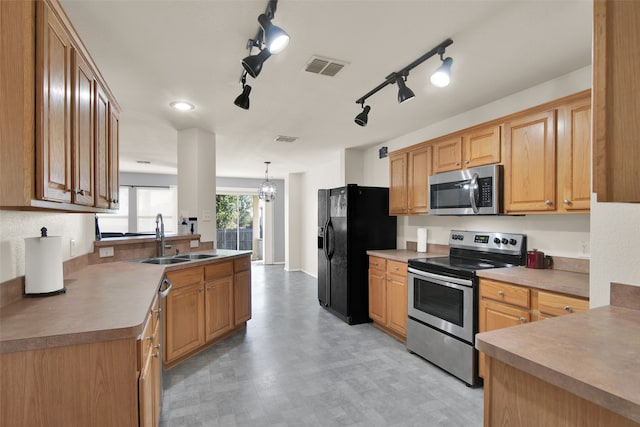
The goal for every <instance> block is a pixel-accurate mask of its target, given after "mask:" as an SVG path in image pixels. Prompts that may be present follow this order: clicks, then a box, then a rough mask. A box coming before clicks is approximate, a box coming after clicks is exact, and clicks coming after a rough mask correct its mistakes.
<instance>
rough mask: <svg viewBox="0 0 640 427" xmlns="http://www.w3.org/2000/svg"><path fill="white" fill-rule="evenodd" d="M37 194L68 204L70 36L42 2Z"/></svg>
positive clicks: (38, 55) (38, 46)
mask: <svg viewBox="0 0 640 427" xmlns="http://www.w3.org/2000/svg"><path fill="white" fill-rule="evenodd" d="M36 15H37V30H36V33H37V39H36V58H37V60H36V69H37V77H36V81H39V82H41V84H39V85H36V99H37V103H36V105H37V108H36V117H37V119H36V141H37V143H36V164H37V168H36V172H37V173H36V194H37V197H38V198H39V199H41V200H51V201H55V202H66V203H70V202H71V190H72V182H71V174H72V170H73V168H72V159H71V55H72V45H71V37H70V36H69V34H68V33H67V31H66V29H65V27H64V26H63V24H62V22H61V21H60V20H59V19H58V17H57V16H56V14H55V13H54V12H53V11H52V10H51V8H50V7H49V5H48V4H46V3H44V2H38V3H37V13H36Z"/></svg>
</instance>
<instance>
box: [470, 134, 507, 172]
mask: <svg viewBox="0 0 640 427" xmlns="http://www.w3.org/2000/svg"><path fill="white" fill-rule="evenodd" d="M463 146H464V161H463V166H464V167H466V168H470V167H475V166H483V165H490V164H494V163H500V126H499V125H495V126H488V127H485V128H480V129H475V130H473V131H471V132H469V133H467V134H465V135H464V136H463Z"/></svg>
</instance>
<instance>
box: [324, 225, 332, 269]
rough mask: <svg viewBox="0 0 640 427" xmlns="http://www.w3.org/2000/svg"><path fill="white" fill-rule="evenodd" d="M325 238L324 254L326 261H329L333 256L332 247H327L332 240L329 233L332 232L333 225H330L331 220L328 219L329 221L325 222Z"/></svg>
mask: <svg viewBox="0 0 640 427" xmlns="http://www.w3.org/2000/svg"><path fill="white" fill-rule="evenodd" d="M325 230H326V231H325V236H326V238H325V239H324V241H325V250H324V253H325V255H326V256H327V259H329V260H330V259H331V257H332V256H333V251H334V248H333V246H334V245H331V247H329V244H330V243H331V239H332V238H333V237H332V236H330V234H331V233H329V231H330V230H333V225H332V224H331V218H329V220H328V221H327V227H326V228H325Z"/></svg>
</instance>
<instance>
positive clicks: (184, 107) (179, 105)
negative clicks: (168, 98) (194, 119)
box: [169, 101, 196, 111]
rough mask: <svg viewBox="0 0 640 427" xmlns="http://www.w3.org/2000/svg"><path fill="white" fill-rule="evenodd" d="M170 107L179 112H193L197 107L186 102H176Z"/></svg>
mask: <svg viewBox="0 0 640 427" xmlns="http://www.w3.org/2000/svg"><path fill="white" fill-rule="evenodd" d="M169 105H170V106H171V108H173V109H175V110H179V111H191V110H195V108H196V107H195V105H193V104H191V103H189V102H186V101H174V102H172V103H170V104H169Z"/></svg>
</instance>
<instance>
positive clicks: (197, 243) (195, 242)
mask: <svg viewBox="0 0 640 427" xmlns="http://www.w3.org/2000/svg"><path fill="white" fill-rule="evenodd" d="M198 246H200V241H199V240H190V241H189V247H190V248H197V247H198Z"/></svg>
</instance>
